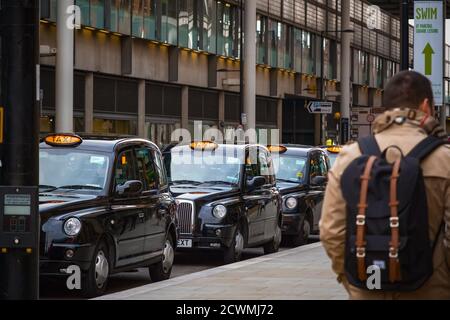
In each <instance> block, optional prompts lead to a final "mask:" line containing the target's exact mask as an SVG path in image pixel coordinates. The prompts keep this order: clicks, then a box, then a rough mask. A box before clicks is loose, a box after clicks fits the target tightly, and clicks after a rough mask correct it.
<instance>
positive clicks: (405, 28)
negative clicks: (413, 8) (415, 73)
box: [400, 0, 409, 70]
mask: <svg viewBox="0 0 450 320" xmlns="http://www.w3.org/2000/svg"><path fill="white" fill-rule="evenodd" d="M400 12H401V14H400V70H408V69H409V21H408V17H409V0H400Z"/></svg>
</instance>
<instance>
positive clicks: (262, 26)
mask: <svg viewBox="0 0 450 320" xmlns="http://www.w3.org/2000/svg"><path fill="white" fill-rule="evenodd" d="M256 63H258V64H267V18H266V17H265V16H262V15H259V14H258V16H257V17H256Z"/></svg>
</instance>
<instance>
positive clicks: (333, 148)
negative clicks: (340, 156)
mask: <svg viewBox="0 0 450 320" xmlns="http://www.w3.org/2000/svg"><path fill="white" fill-rule="evenodd" d="M327 151H328V152H331V153H339V152H341V147H337V146H333V147H328V148H327Z"/></svg>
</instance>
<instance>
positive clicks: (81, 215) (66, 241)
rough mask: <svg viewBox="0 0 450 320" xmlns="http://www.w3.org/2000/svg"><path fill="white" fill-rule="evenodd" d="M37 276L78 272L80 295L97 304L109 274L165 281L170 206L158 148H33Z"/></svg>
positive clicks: (74, 139)
mask: <svg viewBox="0 0 450 320" xmlns="http://www.w3.org/2000/svg"><path fill="white" fill-rule="evenodd" d="M39 162H40V168H39V183H40V186H39V193H40V194H39V211H40V219H41V235H40V273H41V276H55V275H66V276H67V273H66V272H67V270H68V268H69V267H70V266H77V267H79V269H80V270H81V271H82V277H81V291H82V293H83V295H85V296H97V295H100V294H102V293H103V292H104V291H105V288H106V285H107V282H108V278H109V276H110V275H111V274H113V273H117V272H121V271H126V270H128V269H131V268H136V267H149V273H150V276H151V279H152V280H153V281H160V280H165V279H168V278H169V277H170V273H171V269H172V265H173V261H174V250H175V248H176V243H177V233H176V225H175V219H176V217H175V216H176V203H175V199H174V198H173V197H172V196H171V194H170V193H169V185H168V181H167V176H166V173H165V169H164V163H163V161H162V156H161V153H160V151H159V149H158V147H157V146H156V145H155V144H153V143H151V142H150V141H147V140H142V139H137V138H120V137H93V136H91V137H89V136H83V137H80V136H76V135H66V134H61V135H49V136H47V137H45V138H44V139H43V140H42V141H41V143H40V151H39Z"/></svg>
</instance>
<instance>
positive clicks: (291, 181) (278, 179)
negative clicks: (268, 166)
mask: <svg viewBox="0 0 450 320" xmlns="http://www.w3.org/2000/svg"><path fill="white" fill-rule="evenodd" d="M277 181H280V182H289V183H296V184H298V183H300V181H293V180H289V179H281V178H277Z"/></svg>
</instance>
